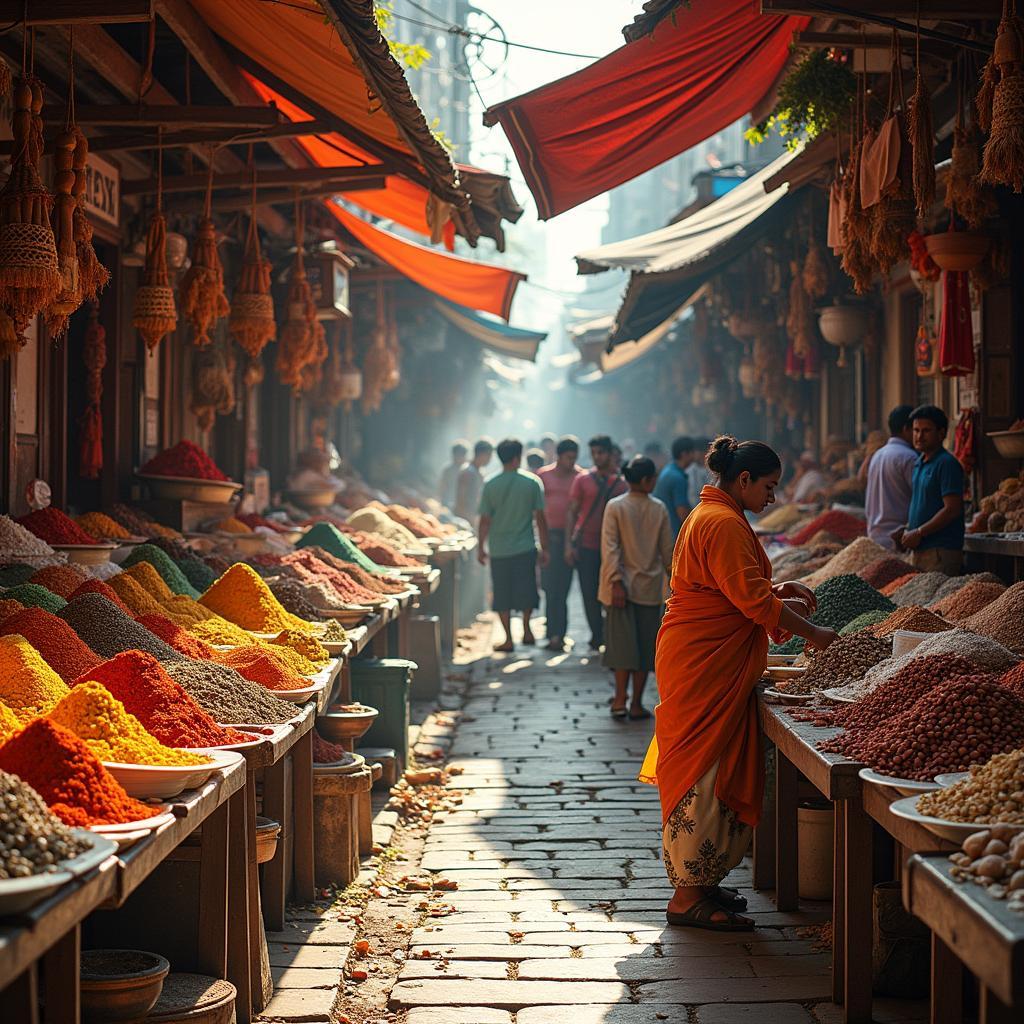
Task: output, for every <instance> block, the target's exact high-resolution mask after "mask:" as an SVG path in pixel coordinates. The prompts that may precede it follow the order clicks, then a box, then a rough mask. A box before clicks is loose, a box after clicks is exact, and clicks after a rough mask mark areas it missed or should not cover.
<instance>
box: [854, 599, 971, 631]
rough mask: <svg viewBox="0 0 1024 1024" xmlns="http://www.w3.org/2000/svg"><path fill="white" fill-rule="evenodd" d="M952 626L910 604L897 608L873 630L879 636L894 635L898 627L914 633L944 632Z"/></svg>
mask: <svg viewBox="0 0 1024 1024" xmlns="http://www.w3.org/2000/svg"><path fill="white" fill-rule="evenodd" d="M952 628H953V627H952V626H951V625H950V624H949V623H948V622H946V621H945V620H944V619H940V618H939V616H938V615H935V614H934V613H932V612H930V611H927V610H926V609H924V608H919V607H917V605H913V604H910V605H907V606H906V607H905V608H897V609H896V611H894V612H893V613H892V615H890V616H889V617H888V618H887V619H884V620H883V621H882V622H880V623H878V625H877V626H875V627H874V628H873V629H872V630H871V632H872V633H874V634H875V636H877V637H887V636H892V635H893V633H895V632H896V630H897V629H904V630H910V631H911V632H913V633H943V632H945V631H946V630H947V629H952Z"/></svg>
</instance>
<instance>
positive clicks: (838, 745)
mask: <svg viewBox="0 0 1024 1024" xmlns="http://www.w3.org/2000/svg"><path fill="white" fill-rule="evenodd" d="M1021 745H1024V699H1022V698H1021V697H1019V696H1018V695H1017V694H1016V693H1014V692H1013V691H1012V690H1008V689H1007V688H1006V687H1005V686H1002V685H1000V683H999V682H998V681H997V680H995V679H992V678H991V677H986V676H974V677H970V678H964V677H960V678H957V679H951V680H949V681H947V682H944V683H940V684H939V685H938V686H935V687H933V688H932V689H930V690H929V691H928V692H927V693H925V694H924V696H923V697H920V698H918V700H916V701H915V702H914V704H912V705H911V706H910V707H909V708H908V709H907V710H905V711H903V712H901V713H900V714H897V715H892V716H890V717H889V718H887V719H886V720H885V721H883V722H881V723H879V724H878V725H876V726H875V727H873V728H870V729H860V730H857V731H853V732H844V733H841V734H840V735H839V736H836V737H834V738H833V739H831V740H828V741H826V743H825V744H823V746H822V749H828V750H834V751H838V752H839V753H842V754H845V755H846V756H847V757H850V758H853V759H854V760H857V761H861V762H862V763H863V764H865V765H867V766H868V767H869V768H873V769H874V770H875V771H878V772H882V773H883V774H885V775H893V776H897V777H901V778H906V779H919V780H926V781H931V780H932V779H933V778H934V777H935V776H936V775H938V774H939V773H940V772H962V771H966V770H967V769H968V768H970V767H971V766H972V765H975V764H982V763H984V762H985V761H987V760H988V759H989V758H990V757H992V756H993V755H994V754H1000V753H1003V752H1005V751H1008V750H1013V749H1015V748H1016V747H1020V746H1021Z"/></svg>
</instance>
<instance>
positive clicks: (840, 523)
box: [788, 509, 867, 544]
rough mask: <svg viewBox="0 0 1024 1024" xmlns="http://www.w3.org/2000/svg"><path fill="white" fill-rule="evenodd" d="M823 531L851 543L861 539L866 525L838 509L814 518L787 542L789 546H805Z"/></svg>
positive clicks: (861, 520) (857, 518)
mask: <svg viewBox="0 0 1024 1024" xmlns="http://www.w3.org/2000/svg"><path fill="white" fill-rule="evenodd" d="M821 530H824V531H825V532H826V533H831V534H832V536H833V537H838V538H839V539H840V540H845V541H851V540H855V539H856V538H857V537H863V536H864V534H865V533H866V532H867V525H866V523H865V521H864V520H863V519H860V518H859V517H858V516H852V515H850V513H849V512H843V511H842V510H840V509H830V510H829V511H828V512H822V513H821V515H819V516H815V517H814V518H813V519H812V520H811V521H810V522H809V523H808V524H807V525H806V526H805V527H803V528H802V529H800V530H797V532H796V533H794V534H792V535H791V536H790V537H789V538H788V540H789V543H790V544H806V543H807V542H808V541H809V540H810V539H811V538H812V537H813V536H814V535H815V534H816V533H818V532H819V531H821Z"/></svg>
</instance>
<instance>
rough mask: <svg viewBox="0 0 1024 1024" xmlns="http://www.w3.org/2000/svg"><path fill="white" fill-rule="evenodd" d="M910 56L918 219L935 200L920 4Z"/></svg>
mask: <svg viewBox="0 0 1024 1024" xmlns="http://www.w3.org/2000/svg"><path fill="white" fill-rule="evenodd" d="M914 59H915V62H916V64H917V77H916V79H915V81H914V95H913V96H911V97H910V104H909V110H908V115H907V116H908V121H909V127H910V145H911V147H912V149H913V160H914V163H913V184H914V203H915V205H916V208H917V215H918V217H920V218H921V219H922V220H923V219H924V218H925V217H927V216H928V211H929V210H930V209H931V206H932V203H934V202H935V132H934V130H933V129H932V98H931V96H930V95H929V93H928V88H927V86H926V85H925V83H924V75H922V74H921V4H920V3H918V5H917V39H916V43H915V51H914Z"/></svg>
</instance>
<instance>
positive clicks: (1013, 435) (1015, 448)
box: [986, 430, 1024, 459]
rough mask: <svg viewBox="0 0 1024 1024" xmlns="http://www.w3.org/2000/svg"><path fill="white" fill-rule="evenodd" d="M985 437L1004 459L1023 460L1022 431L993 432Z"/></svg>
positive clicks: (1023, 438)
mask: <svg viewBox="0 0 1024 1024" xmlns="http://www.w3.org/2000/svg"><path fill="white" fill-rule="evenodd" d="M986 436H988V437H990V438H992V443H993V444H994V445H995V446H996V451H997V452H999V454H1000V455H1001V456H1002V457H1003V458H1004V459H1024V430H995V431H992V433H990V434H988V435H986Z"/></svg>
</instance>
